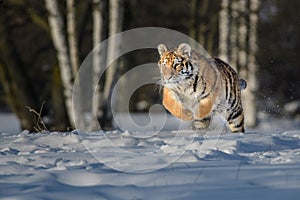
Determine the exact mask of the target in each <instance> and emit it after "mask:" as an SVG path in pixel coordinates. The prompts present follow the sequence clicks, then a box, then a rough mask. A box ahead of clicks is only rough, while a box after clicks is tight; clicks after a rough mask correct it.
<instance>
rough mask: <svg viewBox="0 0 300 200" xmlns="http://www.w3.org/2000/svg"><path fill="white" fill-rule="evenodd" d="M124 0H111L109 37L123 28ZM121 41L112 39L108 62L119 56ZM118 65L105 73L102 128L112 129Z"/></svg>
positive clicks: (114, 64) (114, 65) (111, 66)
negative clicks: (114, 88) (112, 103)
mask: <svg viewBox="0 0 300 200" xmlns="http://www.w3.org/2000/svg"><path fill="white" fill-rule="evenodd" d="M121 3H122V0H109V16H108V19H109V22H108V23H109V25H108V30H109V37H111V36H113V35H115V34H117V33H119V32H120V31H121V27H122V24H121V22H122V14H123V13H122V5H121ZM119 46H120V41H119V40H117V39H110V40H109V42H108V47H107V61H112V60H113V59H114V58H116V57H117V55H118V54H119ZM117 69H118V64H117V63H116V62H114V63H112V64H110V66H109V67H108V68H107V70H106V73H105V84H104V91H103V107H102V111H103V117H102V119H100V124H101V126H102V127H111V120H112V113H111V108H110V107H111V105H110V102H109V100H110V97H111V93H112V88H113V84H114V79H115V78H116V74H117Z"/></svg>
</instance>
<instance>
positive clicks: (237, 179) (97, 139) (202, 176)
mask: <svg viewBox="0 0 300 200" xmlns="http://www.w3.org/2000/svg"><path fill="white" fill-rule="evenodd" d="M168 120H170V119H168ZM168 120H167V122H169V123H168V124H169V125H168V126H167V128H166V129H164V130H163V131H161V132H160V131H155V130H154V129H152V131H151V130H146V131H144V132H141V131H137V132H134V131H130V130H129V131H110V132H104V131H98V132H89V133H88V132H81V131H78V130H75V131H72V132H65V133H62V132H51V133H50V132H49V133H29V132H28V131H23V132H21V133H20V132H19V133H14V132H13V133H8V131H2V130H4V129H1V133H0V199H4V200H8V199H9V200H11V199H14V200H21V199H22V200H23V199H24V200H25V199H26V200H27V199H31V200H35V199H47V200H48V199H74V200H77V199H78V200H82V199H97V200H98V199H299V196H300V128H299V122H293V121H289V120H274V119H273V120H265V121H264V123H262V124H261V125H260V126H259V127H258V128H257V129H255V130H248V131H247V133H245V134H231V133H228V132H227V131H226V130H223V129H218V128H212V129H210V130H208V131H203V132H194V131H191V130H189V129H186V126H184V129H183V130H177V129H176V128H175V129H174V130H171V128H172V122H171V121H168ZM173 123H176V121H175V122H173Z"/></svg>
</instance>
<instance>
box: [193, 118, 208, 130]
mask: <svg viewBox="0 0 300 200" xmlns="http://www.w3.org/2000/svg"><path fill="white" fill-rule="evenodd" d="M210 119H211V117H210V116H208V117H205V118H202V119H194V120H193V126H192V128H193V129H194V130H203V129H207V128H208V127H209V124H210Z"/></svg>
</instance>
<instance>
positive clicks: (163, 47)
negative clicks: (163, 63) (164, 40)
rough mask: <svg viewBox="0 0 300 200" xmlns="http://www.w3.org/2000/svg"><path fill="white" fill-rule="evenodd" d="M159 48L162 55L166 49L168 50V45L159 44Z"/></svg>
mask: <svg viewBox="0 0 300 200" xmlns="http://www.w3.org/2000/svg"><path fill="white" fill-rule="evenodd" d="M157 50H158V53H159V55H160V56H162V55H163V54H164V53H165V52H166V51H168V49H167V47H166V45H164V44H160V45H158V46H157Z"/></svg>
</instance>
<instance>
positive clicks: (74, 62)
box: [67, 0, 79, 77]
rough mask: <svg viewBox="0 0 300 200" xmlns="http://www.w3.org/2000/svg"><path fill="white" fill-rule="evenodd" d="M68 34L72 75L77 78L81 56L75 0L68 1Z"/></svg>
mask: <svg viewBox="0 0 300 200" xmlns="http://www.w3.org/2000/svg"><path fill="white" fill-rule="evenodd" d="M67 33H68V41H69V51H70V63H71V66H72V75H73V77H75V76H76V73H77V71H78V68H79V55H78V41H77V28H76V8H75V2H74V0H67Z"/></svg>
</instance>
